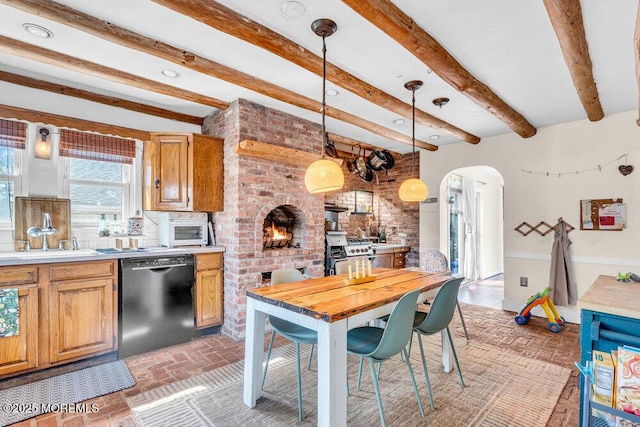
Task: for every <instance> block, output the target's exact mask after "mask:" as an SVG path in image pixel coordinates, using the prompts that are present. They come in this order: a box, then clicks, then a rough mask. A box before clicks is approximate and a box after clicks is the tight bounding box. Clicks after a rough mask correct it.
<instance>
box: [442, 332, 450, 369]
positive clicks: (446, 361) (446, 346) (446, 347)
mask: <svg viewBox="0 0 640 427" xmlns="http://www.w3.org/2000/svg"><path fill="white" fill-rule="evenodd" d="M440 338H441V341H442V366H443V367H444V371H445V372H451V365H452V362H453V357H452V356H451V344H450V343H449V337H448V336H447V330H446V329H443V330H442V331H440Z"/></svg>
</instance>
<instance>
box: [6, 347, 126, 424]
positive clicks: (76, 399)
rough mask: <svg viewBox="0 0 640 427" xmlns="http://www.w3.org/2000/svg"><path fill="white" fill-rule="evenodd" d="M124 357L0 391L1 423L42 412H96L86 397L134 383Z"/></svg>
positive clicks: (110, 391) (102, 393)
mask: <svg viewBox="0 0 640 427" xmlns="http://www.w3.org/2000/svg"><path fill="white" fill-rule="evenodd" d="M135 383H136V381H135V380H134V379H133V376H132V375H131V372H130V371H129V368H128V367H127V364H126V363H125V362H124V360H117V361H115V362H110V363H105V364H102V365H98V366H92V367H90V368H85V369H81V370H78V371H75V372H69V373H66V374H62V375H58V376H55V377H51V378H47V379H45V380H40V381H35V382H32V383H29V384H25V385H21V386H17V387H12V388H9V389H6V390H2V391H0V405H2V407H1V408H0V409H1V410H0V425H3V426H4V425H8V424H13V423H16V422H18V421H22V420H25V419H27V418H31V417H35V416H36V415H38V414H42V413H45V412H84V413H86V412H96V411H97V410H98V409H99V408H97V406H92V405H86V404H81V403H80V402H83V401H85V400H88V399H91V398H94V397H97V396H102V395H105V394H109V393H113V392H115V391H118V390H123V389H125V388H129V387H132V386H134V385H135Z"/></svg>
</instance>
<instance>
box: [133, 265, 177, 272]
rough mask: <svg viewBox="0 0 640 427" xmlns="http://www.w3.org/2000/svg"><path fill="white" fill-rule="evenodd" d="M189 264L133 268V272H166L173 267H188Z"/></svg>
mask: <svg viewBox="0 0 640 427" xmlns="http://www.w3.org/2000/svg"><path fill="white" fill-rule="evenodd" d="M186 266H187V264H171V265H156V266H148V267H132V268H131V270H133V271H136V270H165V269H167V268H171V267H186Z"/></svg>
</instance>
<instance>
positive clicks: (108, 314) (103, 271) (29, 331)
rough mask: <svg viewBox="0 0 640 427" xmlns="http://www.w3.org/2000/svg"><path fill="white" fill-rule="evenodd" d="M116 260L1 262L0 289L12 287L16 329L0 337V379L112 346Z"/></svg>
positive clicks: (114, 341)
mask: <svg viewBox="0 0 640 427" xmlns="http://www.w3.org/2000/svg"><path fill="white" fill-rule="evenodd" d="M116 284H117V270H116V261H96V262H93V261H92V262H77V263H60V264H38V265H25V266H7V267H1V268H0V288H17V289H18V297H19V299H18V301H19V310H20V313H19V322H20V328H19V332H18V335H17V336H14V337H3V338H0V377H4V376H11V375H15V374H17V373H23V372H28V371H33V370H38V369H44V368H48V367H50V366H53V365H57V364H60V363H66V362H71V361H75V360H79V359H82V358H86V357H89V356H94V355H99V354H103V353H108V352H110V351H114V350H116V347H117V339H116V333H117V319H118V316H117V304H116V303H117V300H118V298H117V286H116Z"/></svg>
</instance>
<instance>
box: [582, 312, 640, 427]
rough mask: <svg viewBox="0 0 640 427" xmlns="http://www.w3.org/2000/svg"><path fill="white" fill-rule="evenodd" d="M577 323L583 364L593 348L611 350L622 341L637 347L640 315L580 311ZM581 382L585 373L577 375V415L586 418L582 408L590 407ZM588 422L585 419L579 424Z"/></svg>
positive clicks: (638, 343)
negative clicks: (578, 393) (578, 401)
mask: <svg viewBox="0 0 640 427" xmlns="http://www.w3.org/2000/svg"><path fill="white" fill-rule="evenodd" d="M580 317H581V324H580V362H581V365H582V366H585V365H586V362H590V361H591V360H592V353H593V350H599V351H604V352H610V351H611V350H617V349H618V346H621V345H632V346H634V347H640V319H633V318H630V317H624V316H618V315H615V314H609V313H602V312H599V311H592V310H585V309H583V310H582V311H581V315H580ZM585 390H587V389H586V388H585V386H584V377H583V376H581V377H580V419H581V420H585V419H589V418H588V417H587V418H585V417H584V414H583V412H584V411H585V410H589V409H588V408H589V407H590V405H589V402H588V401H585V400H586V399H588V398H589V396H588V394H589V393H586V392H585ZM581 425H582V426H583V427H586V426H587V425H590V424H586V423H585V422H582V424H581Z"/></svg>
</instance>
